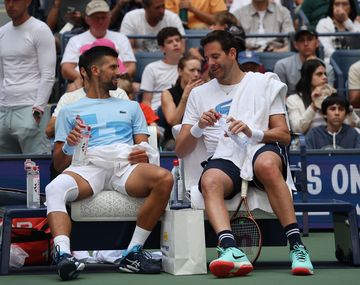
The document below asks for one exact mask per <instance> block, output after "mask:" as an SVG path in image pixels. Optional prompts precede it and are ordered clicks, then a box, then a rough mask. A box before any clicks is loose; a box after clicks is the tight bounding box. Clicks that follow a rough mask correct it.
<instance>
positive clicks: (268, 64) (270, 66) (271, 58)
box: [258, 51, 294, 72]
mask: <svg viewBox="0 0 360 285" xmlns="http://www.w3.org/2000/svg"><path fill="white" fill-rule="evenodd" d="M293 54H294V52H292V51H289V52H267V51H265V52H259V53H258V55H259V58H260V61H261V63H262V64H263V65H264V68H265V71H266V72H268V71H270V72H272V71H273V70H274V66H275V63H276V62H277V61H278V60H280V59H282V58H285V57H289V56H291V55H293Z"/></svg>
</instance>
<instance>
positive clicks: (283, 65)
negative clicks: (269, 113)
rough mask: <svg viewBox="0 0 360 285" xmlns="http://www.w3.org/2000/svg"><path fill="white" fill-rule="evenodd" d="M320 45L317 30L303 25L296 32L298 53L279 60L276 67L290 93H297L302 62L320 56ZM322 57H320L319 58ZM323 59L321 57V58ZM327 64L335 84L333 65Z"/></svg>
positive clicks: (275, 69)
mask: <svg viewBox="0 0 360 285" xmlns="http://www.w3.org/2000/svg"><path fill="white" fill-rule="evenodd" d="M319 45H320V42H319V39H318V35H317V33H316V31H315V30H314V29H313V28H311V27H308V26H302V27H300V29H299V30H298V31H297V32H296V33H295V38H294V46H295V48H296V49H297V51H298V53H296V54H294V55H292V56H289V57H287V58H284V59H281V60H279V61H278V62H277V63H276V64H275V67H274V73H276V74H277V75H278V76H279V78H280V80H281V81H282V82H284V83H286V84H287V86H288V95H290V94H293V93H295V92H296V91H295V86H296V83H297V82H298V81H299V80H300V77H301V75H300V70H301V67H302V64H303V62H304V61H305V60H307V59H313V58H318V57H317V55H316V50H317V49H318V47H319ZM318 59H320V58H318ZM320 60H321V59H320ZM325 65H326V73H327V78H328V82H329V84H330V85H332V86H333V85H334V80H335V75H334V70H333V68H332V66H331V65H330V64H328V63H325Z"/></svg>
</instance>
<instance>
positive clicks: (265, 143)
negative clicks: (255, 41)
mask: <svg viewBox="0 0 360 285" xmlns="http://www.w3.org/2000/svg"><path fill="white" fill-rule="evenodd" d="M201 45H202V46H203V47H204V53H205V57H206V58H207V59H208V62H209V68H210V70H211V72H212V74H213V76H214V79H213V80H211V81H209V82H207V83H204V84H203V85H201V86H198V87H196V88H194V89H193V90H192V91H191V93H190V95H189V99H188V102H187V105H186V110H185V114H184V119H183V122H182V126H181V130H180V133H179V134H178V135H177V137H176V149H175V151H176V154H177V156H178V157H180V158H181V157H184V156H187V155H191V153H192V152H193V151H194V149H195V148H196V145H197V144H198V143H200V140H202V141H203V142H204V144H205V148H206V152H207V155H208V156H209V159H208V160H207V161H206V162H204V163H203V165H204V170H203V172H202V174H201V177H200V180H199V183H198V185H199V190H200V192H201V193H202V195H203V198H204V204H205V211H206V214H207V217H208V218H209V221H210V224H211V225H212V227H213V229H214V231H215V233H216V234H217V238H218V245H219V247H218V252H219V255H218V257H217V258H216V259H214V260H213V261H212V262H211V263H210V265H209V268H210V271H211V272H212V273H213V274H214V275H215V276H217V277H229V276H242V275H246V274H248V273H249V272H251V271H252V270H253V266H252V264H251V263H250V262H249V260H248V259H247V257H246V255H245V253H244V252H243V251H242V250H241V249H240V248H239V247H238V245H237V241H236V240H235V238H234V235H233V232H232V230H231V227H230V219H229V215H228V210H227V209H226V206H225V202H224V199H231V198H233V197H234V196H235V195H236V194H237V193H239V192H240V189H241V184H242V179H246V180H247V181H252V183H254V185H256V187H257V188H259V189H261V190H263V191H265V193H266V195H267V197H268V199H269V201H271V206H272V209H273V210H274V213H276V215H277V217H278V218H279V221H280V223H281V225H282V226H283V228H284V232H285V233H286V236H287V238H288V241H289V245H290V258H291V260H292V269H291V271H292V273H293V274H295V275H297V274H301V275H310V274H313V272H314V270H313V266H312V264H311V261H310V257H309V255H308V251H307V250H306V248H305V246H304V245H303V243H302V241H301V237H300V232H299V228H298V224H297V222H296V217H295V211H294V208H293V201H292V198H291V194H290V189H291V188H292V187H294V186H293V182H292V178H291V177H290V176H286V172H288V171H290V169H289V166H288V165H287V154H286V145H288V144H289V142H290V133H289V129H288V126H287V123H286V122H287V119H286V117H287V116H286V110H285V95H286V86H285V84H284V83H282V82H280V80H278V78H277V76H276V75H274V74H273V73H267V74H260V73H253V72H248V73H244V72H242V71H241V69H240V68H239V65H238V62H237V56H238V51H239V50H238V47H237V43H236V42H235V40H234V38H233V36H232V35H231V34H230V33H228V32H226V31H213V32H211V33H209V34H208V35H206V37H205V38H203V39H202V40H201ZM223 116H225V117H226V123H227V124H228V131H229V132H230V133H231V134H234V135H243V137H244V139H246V140H247V139H248V141H249V143H248V144H246V146H244V148H246V149H244V148H243V147H239V145H238V144H236V143H235V142H234V141H233V140H232V139H231V138H229V137H228V136H225V134H224V131H223V130H222V128H221V127H220V125H219V122H218V120H219V119H220V118H221V117H223ZM245 153H246V154H245ZM245 157H246V158H245ZM199 163H201V162H200V161H199Z"/></svg>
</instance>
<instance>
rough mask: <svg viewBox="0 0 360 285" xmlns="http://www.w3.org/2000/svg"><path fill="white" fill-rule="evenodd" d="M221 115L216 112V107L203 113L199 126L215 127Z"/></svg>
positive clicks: (202, 127) (201, 127)
mask: <svg viewBox="0 0 360 285" xmlns="http://www.w3.org/2000/svg"><path fill="white" fill-rule="evenodd" d="M220 117H221V114H220V113H218V112H216V111H215V110H214V109H211V110H209V111H207V112H204V113H202V115H201V117H200V120H199V123H198V125H199V128H200V129H205V128H206V127H213V126H214V125H215V123H216V122H217V121H218V120H219V119H220Z"/></svg>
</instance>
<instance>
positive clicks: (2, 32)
mask: <svg viewBox="0 0 360 285" xmlns="http://www.w3.org/2000/svg"><path fill="white" fill-rule="evenodd" d="M30 2H31V1H29V0H18V1H5V2H4V3H5V9H6V12H7V14H8V16H9V17H10V18H11V21H10V22H8V23H7V24H5V25H4V26H2V27H0V153H1V154H19V153H24V154H49V153H50V143H49V142H48V141H47V140H46V137H45V132H44V126H45V125H43V124H44V123H45V124H46V122H44V120H42V118H41V117H42V115H43V113H44V109H45V106H46V105H47V103H48V100H49V97H50V94H51V91H52V87H53V84H54V81H55V65H56V50H55V41H54V37H53V35H52V33H51V30H50V29H49V27H48V26H47V25H46V24H45V23H44V22H41V21H40V20H37V19H35V18H34V17H32V16H30V15H29V13H28V7H29V5H30Z"/></svg>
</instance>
